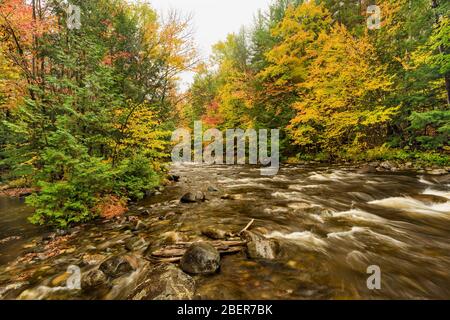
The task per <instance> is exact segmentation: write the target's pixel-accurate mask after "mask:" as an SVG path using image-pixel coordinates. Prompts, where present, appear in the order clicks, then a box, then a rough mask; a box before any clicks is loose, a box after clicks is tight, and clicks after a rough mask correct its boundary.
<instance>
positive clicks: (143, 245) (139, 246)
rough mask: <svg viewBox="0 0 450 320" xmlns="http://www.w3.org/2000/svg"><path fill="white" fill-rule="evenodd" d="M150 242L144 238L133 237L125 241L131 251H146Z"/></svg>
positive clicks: (126, 246)
mask: <svg viewBox="0 0 450 320" xmlns="http://www.w3.org/2000/svg"><path fill="white" fill-rule="evenodd" d="M148 246H149V243H148V242H147V241H146V240H145V239H144V238H138V237H135V238H131V239H128V240H127V241H126V242H125V248H127V249H128V250H129V251H145V250H146V249H147V248H148Z"/></svg>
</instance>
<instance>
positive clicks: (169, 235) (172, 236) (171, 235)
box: [162, 231, 187, 244]
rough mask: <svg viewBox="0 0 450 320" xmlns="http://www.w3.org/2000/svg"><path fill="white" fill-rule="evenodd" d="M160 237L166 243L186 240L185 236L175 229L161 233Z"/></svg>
mask: <svg viewBox="0 0 450 320" xmlns="http://www.w3.org/2000/svg"><path fill="white" fill-rule="evenodd" d="M162 238H163V242H164V243H166V244H171V243H177V242H183V241H186V240H187V238H186V237H185V236H184V235H183V234H181V233H179V232H175V231H169V232H166V233H164V234H162Z"/></svg>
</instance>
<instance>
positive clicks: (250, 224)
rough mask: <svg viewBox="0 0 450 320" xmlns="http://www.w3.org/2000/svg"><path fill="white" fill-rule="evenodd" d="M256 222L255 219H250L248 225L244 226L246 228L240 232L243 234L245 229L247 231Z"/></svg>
mask: <svg viewBox="0 0 450 320" xmlns="http://www.w3.org/2000/svg"><path fill="white" fill-rule="evenodd" d="M254 222H255V219H252V221H250V222H249V223H248V224H247V226H246V227H245V228H244V229H242V230H241V231H240V232H239V233H238V234H242V233H243V232H245V231H247V230H248V229H249V228H250V227H251V226H252V224H253V223H254Z"/></svg>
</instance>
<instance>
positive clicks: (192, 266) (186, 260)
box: [181, 242, 220, 274]
mask: <svg viewBox="0 0 450 320" xmlns="http://www.w3.org/2000/svg"><path fill="white" fill-rule="evenodd" d="M219 267H220V254H219V252H218V251H217V249H216V248H214V247H213V246H212V245H211V244H209V243H206V242H198V243H194V244H192V245H191V246H190V247H189V248H188V249H187V251H186V253H185V254H184V255H183V258H182V259H181V269H183V271H185V272H187V273H191V274H210V273H214V272H216V271H217V270H218V269H219Z"/></svg>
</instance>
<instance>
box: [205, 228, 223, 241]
mask: <svg viewBox="0 0 450 320" xmlns="http://www.w3.org/2000/svg"><path fill="white" fill-rule="evenodd" d="M202 234H203V235H204V236H206V237H208V238H210V239H213V240H222V239H225V238H226V236H227V233H226V232H225V231H223V230H220V229H216V228H213V227H208V228H205V229H203V230H202Z"/></svg>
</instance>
